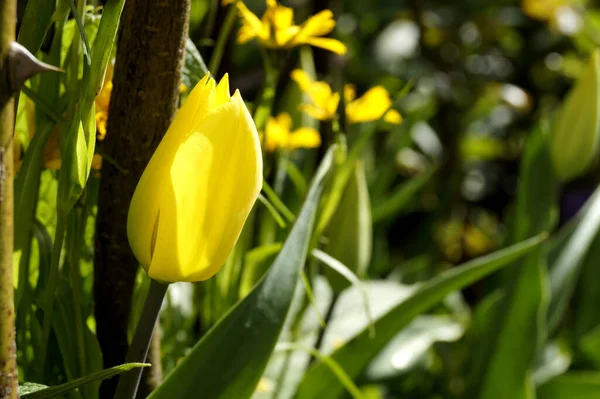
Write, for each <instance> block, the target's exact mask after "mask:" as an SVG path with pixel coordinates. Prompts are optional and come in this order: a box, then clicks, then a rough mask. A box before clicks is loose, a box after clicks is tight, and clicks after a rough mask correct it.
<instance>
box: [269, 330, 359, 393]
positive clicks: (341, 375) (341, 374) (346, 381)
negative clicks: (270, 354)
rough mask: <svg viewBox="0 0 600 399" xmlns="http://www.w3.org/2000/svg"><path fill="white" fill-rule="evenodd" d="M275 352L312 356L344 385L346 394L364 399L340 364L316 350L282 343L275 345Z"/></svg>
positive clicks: (291, 343) (290, 343)
mask: <svg viewBox="0 0 600 399" xmlns="http://www.w3.org/2000/svg"><path fill="white" fill-rule="evenodd" d="M275 350H277V351H289V350H292V351H296V350H300V351H304V352H308V353H310V354H311V355H312V356H314V357H316V358H317V359H319V360H320V361H321V362H322V363H323V364H325V365H326V366H327V367H328V368H329V370H330V371H331V372H332V373H333V374H335V376H336V377H337V379H338V380H339V381H340V383H341V384H342V385H344V387H345V388H346V390H347V391H348V393H350V395H351V396H352V397H353V398H354V399H364V395H363V394H362V392H361V391H360V389H359V388H358V387H357V386H356V384H354V381H352V378H350V377H349V376H348V374H346V372H345V371H344V369H343V368H342V366H340V364H339V363H338V362H336V361H335V360H333V359H332V358H330V357H329V356H325V355H323V354H322V353H321V352H319V351H318V350H316V349H314V348H312V347H308V346H302V345H298V344H295V343H293V342H282V343H280V344H277V348H276V349H275Z"/></svg>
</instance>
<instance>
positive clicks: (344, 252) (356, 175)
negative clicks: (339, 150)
mask: <svg viewBox="0 0 600 399" xmlns="http://www.w3.org/2000/svg"><path fill="white" fill-rule="evenodd" d="M372 226H373V223H372V221H371V202H370V200H369V191H368V187H367V178H366V176H365V168H364V165H363V163H362V162H356V163H355V167H354V171H353V173H352V176H351V177H350V180H349V181H348V185H347V186H346V189H345V191H344V194H343V196H342V198H341V200H340V203H339V204H338V207H337V209H336V211H335V213H334V214H333V217H332V218H331V221H330V222H329V228H328V229H327V245H326V246H325V252H326V253H327V254H328V255H331V256H332V257H333V258H335V259H337V260H338V261H339V262H341V263H342V264H343V265H345V266H346V267H347V268H348V269H349V270H350V271H351V272H352V274H356V275H357V276H358V277H360V278H363V277H365V276H366V274H367V268H368V267H369V262H370V261H371V250H372V246H373V230H372V229H373V227H372ZM325 276H326V277H327V279H328V280H329V284H331V287H332V288H333V290H334V291H335V292H337V293H339V292H341V291H342V290H343V289H344V288H347V287H348V282H349V280H348V279H347V278H345V277H344V276H342V275H340V273H339V271H334V270H331V268H326V269H325Z"/></svg>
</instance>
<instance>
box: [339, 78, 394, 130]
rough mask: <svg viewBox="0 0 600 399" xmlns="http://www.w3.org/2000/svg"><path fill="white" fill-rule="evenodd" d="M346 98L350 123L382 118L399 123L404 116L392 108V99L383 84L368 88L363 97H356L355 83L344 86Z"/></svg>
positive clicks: (347, 115)
mask: <svg viewBox="0 0 600 399" xmlns="http://www.w3.org/2000/svg"><path fill="white" fill-rule="evenodd" d="M344 98H345V100H346V104H347V105H346V117H347V118H348V122H349V123H360V122H372V121H377V120H379V119H381V117H382V116H383V117H384V118H383V119H384V120H385V121H386V122H388V123H394V124H399V123H401V122H402V116H401V115H400V113H399V112H398V111H396V110H395V109H390V107H391V106H392V99H391V98H390V94H389V93H388V92H387V90H386V89H385V88H384V87H383V86H375V87H372V88H370V89H369V90H367V92H366V93H365V94H363V95H362V96H361V97H359V98H356V89H355V88H354V85H350V84H347V85H345V86H344Z"/></svg>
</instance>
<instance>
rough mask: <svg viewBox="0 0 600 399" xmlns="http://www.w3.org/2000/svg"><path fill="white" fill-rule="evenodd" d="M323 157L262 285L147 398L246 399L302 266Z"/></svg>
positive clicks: (325, 165) (325, 170)
mask: <svg viewBox="0 0 600 399" xmlns="http://www.w3.org/2000/svg"><path fill="white" fill-rule="evenodd" d="M332 151H333V150H330V151H329V152H328V154H327V155H326V156H325V159H324V160H323V162H322V164H321V166H320V168H319V170H318V172H317V174H316V176H315V179H314V181H313V184H312V187H311V189H310V191H309V194H308V196H307V198H306V201H305V203H304V206H303V208H302V211H301V213H300V215H299V217H298V219H297V221H296V223H295V225H294V227H293V228H292V231H291V232H290V234H289V236H288V238H287V240H286V242H285V244H284V246H283V248H282V250H281V252H280V253H279V255H278V256H277V258H276V259H275V262H274V263H273V265H272V266H271V268H270V270H269V272H268V273H267V274H266V276H265V277H264V278H263V279H262V280H261V282H260V283H259V284H258V285H257V286H256V287H255V288H254V289H253V290H252V291H251V292H250V294H248V296H246V297H245V298H244V299H243V300H242V301H241V302H239V303H238V304H237V305H236V306H235V307H234V308H233V309H232V310H231V311H230V312H229V313H227V314H226V315H225V316H224V317H223V318H222V319H221V320H220V321H219V322H218V323H217V324H216V325H215V326H214V327H213V328H212V329H211V330H210V331H209V332H208V333H207V334H206V335H205V336H204V337H203V338H202V339H201V340H200V341H199V342H198V343H197V344H196V346H195V347H194V348H193V349H192V351H191V352H190V354H189V355H188V356H187V357H186V358H185V359H184V360H183V361H182V362H181V363H180V364H179V366H178V367H177V368H175V370H174V371H173V372H172V373H171V374H170V375H169V376H168V377H167V378H166V380H165V381H164V382H163V384H162V385H161V386H160V387H159V388H158V389H156V390H155V391H154V392H153V393H152V394H151V395H150V398H152V399H161V398H174V397H175V398H191V397H196V396H197V394H198V387H202V396H203V397H206V398H211V399H212V398H214V399H217V398H222V399H228V398H231V399H245V398H249V397H250V396H251V395H252V393H253V392H254V389H255V387H256V385H257V384H258V381H259V380H260V377H261V376H262V373H263V371H264V369H265V367H266V365H267V362H268V360H269V357H270V356H271V352H272V351H273V349H274V347H275V344H276V342H277V338H278V337H279V333H280V332H281V329H282V327H283V323H284V320H285V318H286V316H287V313H288V310H289V308H290V304H291V302H292V298H293V295H294V291H295V289H296V285H297V282H298V280H299V278H298V277H299V274H300V269H301V268H302V266H303V265H304V262H305V260H306V255H307V252H308V246H309V242H310V238H311V233H312V230H313V224H314V219H315V214H316V211H317V207H318V204H319V198H320V195H321V192H322V190H323V183H324V180H325V177H326V176H327V174H328V172H329V169H330V168H331V164H332Z"/></svg>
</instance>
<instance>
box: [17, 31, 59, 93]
mask: <svg viewBox="0 0 600 399" xmlns="http://www.w3.org/2000/svg"><path fill="white" fill-rule="evenodd" d="M48 71H54V72H64V71H63V70H62V69H60V68H58V67H55V66H53V65H50V64H46V63H45V62H42V61H40V60H38V59H37V58H35V56H34V55H33V54H31V53H30V52H29V50H27V49H26V48H25V47H23V46H22V45H20V44H19V43H17V42H12V43H11V44H10V47H9V50H8V82H9V84H10V88H11V90H12V92H16V91H17V90H19V89H20V88H21V85H23V83H25V81H26V80H27V79H29V78H30V77H32V76H34V75H36V74H38V73H40V72H48Z"/></svg>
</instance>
